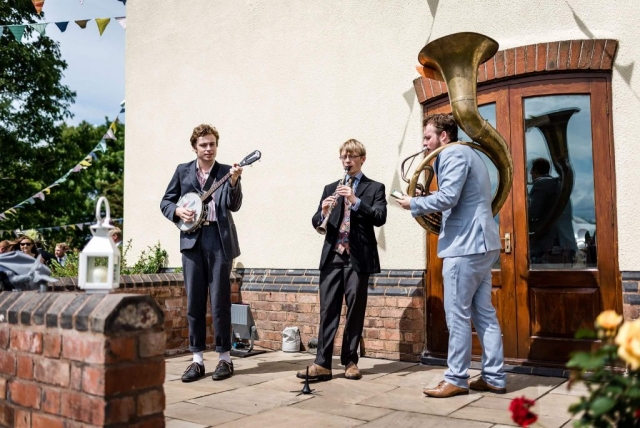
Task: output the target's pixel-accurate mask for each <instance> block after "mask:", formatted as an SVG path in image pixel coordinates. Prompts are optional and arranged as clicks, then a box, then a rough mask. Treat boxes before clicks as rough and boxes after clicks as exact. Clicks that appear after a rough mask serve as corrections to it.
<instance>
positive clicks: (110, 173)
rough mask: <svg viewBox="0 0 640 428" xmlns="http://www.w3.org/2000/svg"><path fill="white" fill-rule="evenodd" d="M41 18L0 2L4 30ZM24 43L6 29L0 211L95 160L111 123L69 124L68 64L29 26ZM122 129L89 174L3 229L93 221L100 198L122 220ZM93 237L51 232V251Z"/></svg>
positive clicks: (25, 3)
mask: <svg viewBox="0 0 640 428" xmlns="http://www.w3.org/2000/svg"><path fill="white" fill-rule="evenodd" d="M40 20H45V21H46V19H45V17H44V15H43V16H41V17H38V15H36V13H35V8H34V7H33V4H32V2H31V0H10V1H8V2H6V1H4V2H0V25H5V24H17V23H31V22H37V21H40ZM23 40H26V42H25V43H20V42H17V41H16V40H14V37H13V35H11V33H10V32H9V29H8V28H6V27H5V28H4V30H3V31H0V153H2V163H1V165H0V212H2V211H4V210H6V209H8V208H10V207H12V206H14V205H16V204H18V203H20V202H22V201H24V200H25V199H27V198H29V197H31V196H33V195H34V194H35V193H37V192H38V191H40V190H42V189H43V188H45V187H46V186H48V185H50V184H52V183H53V182H54V181H56V180H57V179H59V178H61V177H62V176H63V175H64V174H65V173H66V172H67V171H69V170H70V169H71V168H73V167H74V166H75V165H76V164H77V163H78V162H80V161H81V160H83V159H84V157H85V156H87V155H88V154H89V152H90V151H91V150H92V149H93V148H94V147H95V146H96V145H97V144H98V142H99V141H100V140H101V139H102V136H103V135H104V134H105V133H106V132H107V128H108V126H109V125H110V123H111V121H109V120H106V118H105V124H104V125H101V126H94V125H91V124H88V123H86V122H82V123H80V124H79V125H78V126H67V125H65V124H63V122H64V121H65V120H66V119H68V118H70V117H71V113H70V111H69V106H70V105H71V104H72V103H73V101H74V98H75V93H74V92H73V91H71V90H70V89H69V88H68V87H67V86H65V85H63V84H62V83H61V79H62V75H63V72H64V70H65V69H66V68H67V64H66V63H65V61H64V60H63V59H62V57H61V55H60V50H59V46H58V44H57V43H56V42H54V41H53V40H51V39H50V38H48V37H47V36H40V35H38V34H37V33H36V32H35V30H33V29H31V28H30V27H27V30H26V32H25V36H24V38H23ZM114 108H115V107H114ZM107 113H109V112H107ZM116 131H117V132H116V135H117V136H118V140H117V141H113V140H107V152H106V153H104V154H103V153H97V155H98V159H97V160H94V161H93V162H92V165H91V166H90V167H89V168H87V169H86V170H83V171H80V172H78V173H72V174H71V175H70V176H69V177H68V179H67V181H66V182H64V183H62V184H60V185H59V186H56V187H54V188H53V189H52V191H51V193H50V194H49V195H45V198H46V200H45V201H40V200H36V202H35V204H32V205H26V206H25V207H24V208H23V209H20V210H18V215H17V216H15V217H9V220H8V221H3V222H0V229H1V230H15V229H31V228H34V229H37V228H43V227H51V226H59V225H69V224H77V223H85V222H89V221H91V222H93V220H94V212H95V202H96V201H97V198H98V197H99V196H106V197H107V198H108V199H109V204H110V207H111V216H112V217H114V218H119V217H122V199H123V191H122V190H123V183H122V178H123V171H124V126H123V125H118V126H117V130H116ZM89 237H90V234H89V231H88V228H86V227H85V228H84V231H80V230H75V231H74V230H72V229H67V230H66V231H64V230H60V231H57V232H45V233H44V238H45V240H46V242H47V245H46V248H45V249H46V250H48V251H49V252H53V248H54V246H55V244H56V243H57V242H67V243H68V244H69V245H70V247H72V248H82V247H83V246H84V244H85V243H86V241H87V239H88V238H89ZM1 239H7V235H5V236H4V237H3V238H1Z"/></svg>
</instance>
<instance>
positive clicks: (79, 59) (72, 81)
mask: <svg viewBox="0 0 640 428" xmlns="http://www.w3.org/2000/svg"><path fill="white" fill-rule="evenodd" d="M120 16H126V7H125V6H124V5H123V4H122V3H121V2H119V1H117V0H84V2H83V4H82V5H81V4H80V0H45V3H44V7H43V8H42V15H41V19H40V21H39V22H59V21H70V22H69V25H68V27H67V30H66V31H65V32H64V33H61V32H60V30H59V29H58V27H57V26H56V25H55V24H49V25H48V26H47V30H46V32H47V35H48V36H49V37H50V38H51V39H53V40H55V41H57V42H59V44H60V52H61V54H62V58H63V59H64V60H65V61H66V62H67V64H68V67H67V69H66V70H65V72H64V79H63V83H64V84H65V85H67V86H68V87H69V88H71V90H73V91H75V92H76V100H75V104H73V105H72V106H71V108H70V109H71V112H72V113H73V114H74V117H73V118H71V119H69V120H68V121H67V122H68V123H69V124H71V125H77V124H78V123H80V122H82V121H83V120H84V121H87V122H89V123H91V124H94V125H100V124H103V123H104V120H105V117H108V118H109V121H112V120H113V119H115V116H116V115H117V114H118V112H119V111H120V103H121V102H122V100H124V49H125V30H124V28H122V27H121V26H120V24H119V23H118V22H117V21H116V20H115V19H114V18H115V17H120ZM95 18H111V22H109V25H108V26H107V28H106V29H105V31H104V33H103V34H102V36H100V33H99V31H98V26H97V24H96V22H95V21H93V19H95ZM80 19H90V20H91V21H89V22H88V23H87V27H86V28H85V29H84V30H83V29H81V28H80V27H79V26H78V25H77V24H76V23H75V22H73V21H75V20H80ZM120 120H121V121H122V122H124V115H120Z"/></svg>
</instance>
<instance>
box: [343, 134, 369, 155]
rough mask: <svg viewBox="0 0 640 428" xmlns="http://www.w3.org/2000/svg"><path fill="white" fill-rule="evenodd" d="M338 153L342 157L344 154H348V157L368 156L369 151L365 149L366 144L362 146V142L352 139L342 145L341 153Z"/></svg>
mask: <svg viewBox="0 0 640 428" xmlns="http://www.w3.org/2000/svg"><path fill="white" fill-rule="evenodd" d="M338 153H339V154H340V155H342V153H346V154H348V155H355V156H366V155H367V149H365V148H364V144H362V143H361V142H360V141H358V140H355V139H353V138H351V139H349V140H347V141H345V142H344V143H342V145H341V146H340V151H339V152H338Z"/></svg>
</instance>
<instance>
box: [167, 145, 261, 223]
mask: <svg viewBox="0 0 640 428" xmlns="http://www.w3.org/2000/svg"><path fill="white" fill-rule="evenodd" d="M261 156H262V153H260V151H259V150H256V151H255V152H253V153H251V154H249V155H248V156H247V157H245V158H244V159H242V161H241V162H240V164H239V165H240V166H241V167H242V166H247V165H251V164H252V163H254V162H255V161H257V160H259V159H260V157H261ZM229 178H231V172H228V173H227V174H226V175H225V176H224V177H222V178H221V179H220V180H218V181H216V182H215V183H213V184H212V185H211V188H210V189H209V190H207V191H206V192H204V193H202V194H200V193H197V192H189V193H185V194H184V195H182V197H181V198H180V199H178V203H177V204H176V205H177V206H178V207H182V208H187V209H189V210H194V211H195V214H194V219H193V221H191V222H189V223H186V222H184V221H183V220H182V219H180V221H178V223H176V226H178V229H180V230H181V231H182V232H185V233H193V232H195V231H196V230H198V229H199V228H200V226H202V223H203V222H204V220H205V219H206V218H207V214H208V212H209V206H208V205H209V204H205V203H204V202H203V201H205V200H207V198H208V197H209V196H211V195H213V192H215V191H216V190H218V188H219V187H220V186H222V185H223V184H224V183H225V182H226V181H227V180H228V179H229Z"/></svg>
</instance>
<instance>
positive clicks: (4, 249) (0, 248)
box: [0, 239, 11, 254]
mask: <svg viewBox="0 0 640 428" xmlns="http://www.w3.org/2000/svg"><path fill="white" fill-rule="evenodd" d="M9 251H11V242H9V241H7V240H6V239H5V240H4V241H0V254H2V253H8V252H9Z"/></svg>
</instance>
